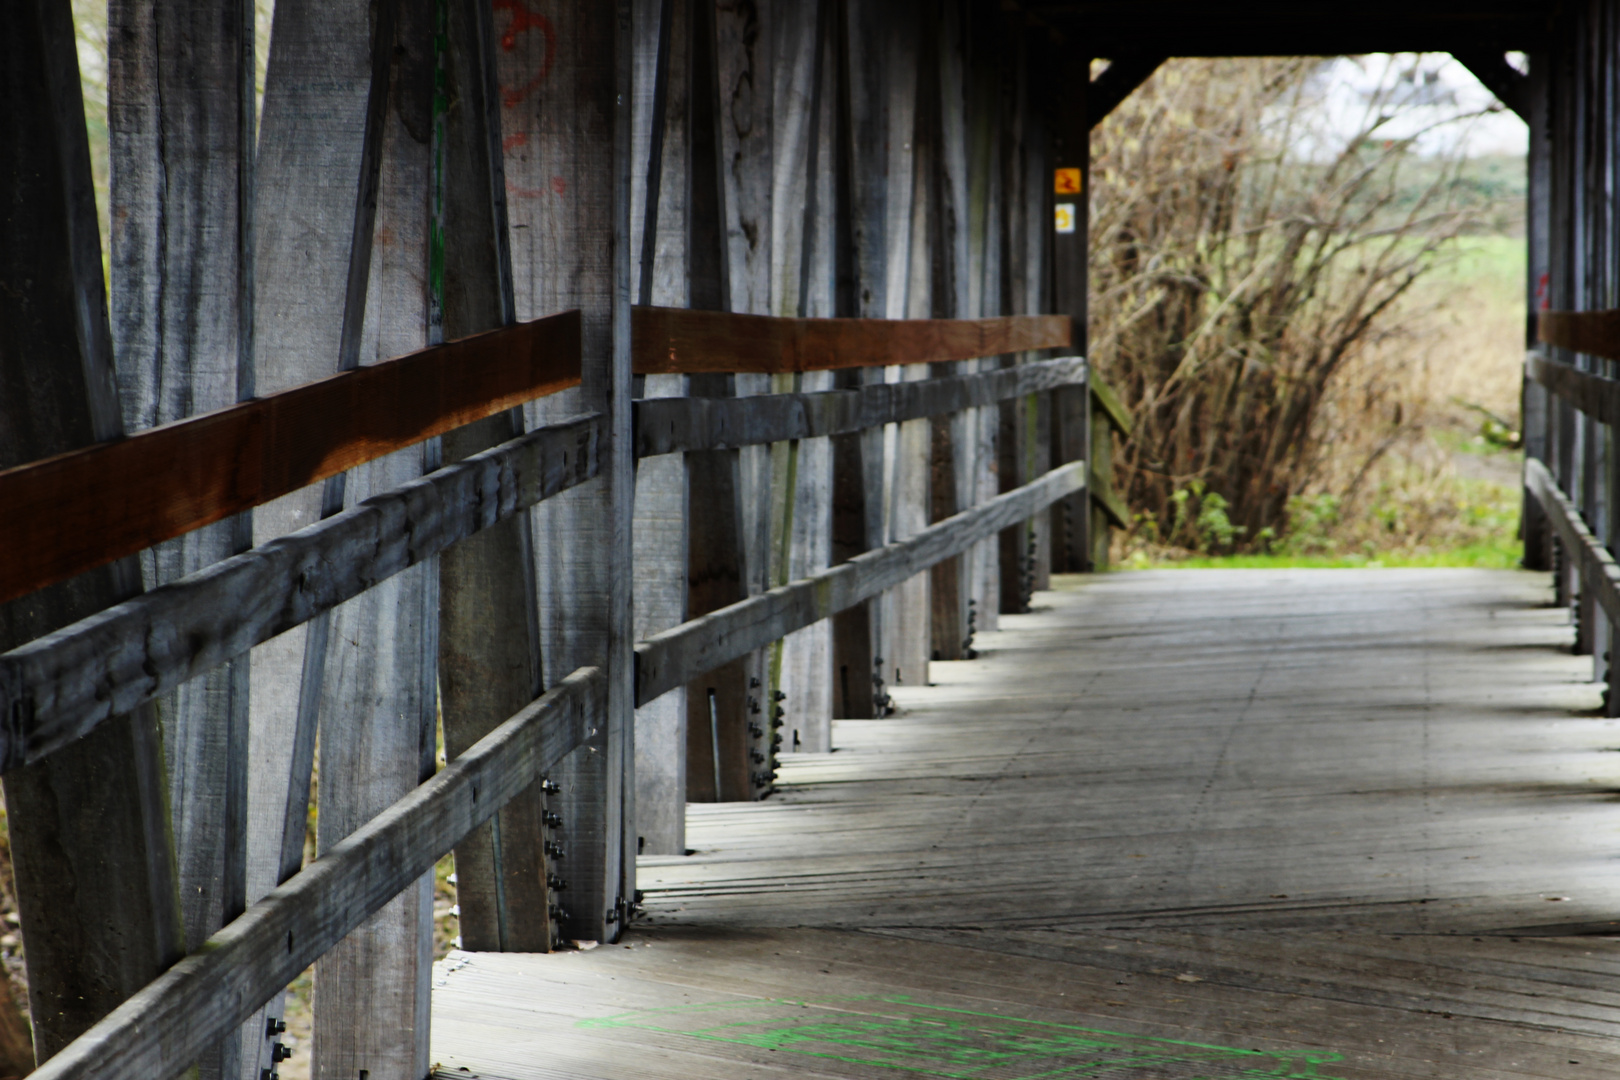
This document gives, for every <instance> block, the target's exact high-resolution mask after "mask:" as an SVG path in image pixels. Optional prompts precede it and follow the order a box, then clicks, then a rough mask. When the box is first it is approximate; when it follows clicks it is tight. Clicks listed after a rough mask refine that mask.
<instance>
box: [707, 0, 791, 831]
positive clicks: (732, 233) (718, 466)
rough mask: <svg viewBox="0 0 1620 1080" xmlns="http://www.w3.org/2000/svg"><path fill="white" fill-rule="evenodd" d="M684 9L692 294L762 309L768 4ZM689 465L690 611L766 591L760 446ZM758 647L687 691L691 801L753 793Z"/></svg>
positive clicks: (761, 703) (714, 380)
mask: <svg viewBox="0 0 1620 1080" xmlns="http://www.w3.org/2000/svg"><path fill="white" fill-rule="evenodd" d="M693 12H694V18H693V34H694V37H693V46H694V50H693V67H694V75H693V79H694V86H695V87H698V88H700V89H699V90H695V91H694V93H693V97H692V102H693V111H692V117H693V125H692V159H691V160H692V180H691V189H690V191H691V200H692V201H691V207H692V216H691V219H690V228H689V233H688V236H689V246H688V251H689V252H690V253H691V259H692V284H691V288H692V297H691V303H692V306H693V307H697V308H703V309H706V310H730V311H739V312H749V313H753V314H769V313H770V312H771V310H772V309H771V240H772V233H771V179H772V172H771V161H772V157H773V145H774V142H773V136H772V118H773V110H772V87H773V86H774V81H773V76H772V71H773V63H772V60H773V57H772V51H773V50H772V40H773V39H772V37H771V22H770V15H771V8H770V6H769V5H763V4H727V5H709V4H706V3H698V4H695V5H694V7H693ZM769 390H770V376H768V375H737V376H735V377H713V376H702V377H694V378H693V379H692V382H691V392H692V394H694V395H697V396H728V397H729V396H733V395H735V396H739V397H741V396H747V395H750V394H759V393H767V392H769ZM688 468H689V470H690V474H689V475H690V490H691V492H692V496H693V500H692V503H691V505H690V517H691V521H692V524H693V529H692V533H691V538H690V548H689V550H690V557H691V561H690V564H689V586H690V590H691V592H690V595H689V605H690V607H689V610H690V613H691V614H692V615H698V614H702V613H704V612H707V611H712V610H714V609H715V608H716V607H721V606H724V605H725V604H729V603H733V602H735V601H736V600H740V599H742V598H744V597H746V596H751V595H757V594H758V593H761V592H763V591H764V590H765V589H767V588H769V587H770V551H771V542H770V541H771V514H770V503H771V480H770V477H771V460H770V451H769V448H767V447H763V446H750V447H744V448H743V449H742V450H740V451H720V452H715V453H705V454H694V455H691V456H690V457H689V459H688ZM765 652H766V650H758V651H756V652H755V653H753V654H751V655H750V656H748V657H746V658H744V659H741V660H738V661H736V662H735V663H733V664H728V665H726V666H725V667H723V668H721V669H719V670H718V671H715V672H711V673H710V674H709V676H708V677H706V678H704V679H700V680H696V681H694V682H693V683H692V684H691V685H690V686H689V687H688V688H687V745H688V751H689V752H688V769H687V793H688V794H687V797H688V798H689V799H691V800H693V801H712V800H716V799H722V798H723V799H727V800H736V799H747V798H751V797H753V794H754V792H755V790H757V789H756V785H754V784H753V783H752V782H751V778H750V776H749V773H750V772H751V771H754V772H757V771H758V770H757V769H754V770H751V769H750V768H749V765H750V764H751V761H750V757H749V755H750V752H751V751H754V750H756V749H757V748H758V747H759V746H760V745H762V744H763V745H765V746H768V745H769V739H770V735H769V732H770V731H771V730H772V727H771V723H770V722H769V721H773V720H774V715H773V714H774V712H775V711H776V710H777V709H778V708H779V706H778V705H777V704H776V702H774V701H771V700H770V699H769V694H768V692H767V688H766V686H765V682H766V679H767V677H768V671H767V663H766V656H765ZM711 689H712V690H713V691H714V695H713V697H712V698H711V697H710V694H709V691H710V690H711ZM711 703H712V704H711ZM751 728H752V729H757V731H758V734H756V733H755V730H751ZM715 735H718V737H719V740H718V747H717V746H716V743H715V740H714V736H715ZM717 750H718V753H717ZM717 761H718V763H719V767H718V769H717V768H716V762H717Z"/></svg>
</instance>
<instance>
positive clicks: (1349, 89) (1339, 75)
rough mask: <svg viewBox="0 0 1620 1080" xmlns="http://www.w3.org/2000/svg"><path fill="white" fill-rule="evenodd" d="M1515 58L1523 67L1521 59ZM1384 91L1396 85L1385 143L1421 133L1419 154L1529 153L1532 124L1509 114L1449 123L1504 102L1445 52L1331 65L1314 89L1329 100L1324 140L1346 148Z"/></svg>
mask: <svg viewBox="0 0 1620 1080" xmlns="http://www.w3.org/2000/svg"><path fill="white" fill-rule="evenodd" d="M1510 59H1512V60H1514V61H1516V62H1518V63H1520V64H1521V66H1522V63H1523V60H1522V58H1521V57H1518V56H1510ZM1380 87H1393V88H1395V90H1394V93H1387V94H1386V95H1385V98H1384V100H1385V101H1386V102H1387V103H1388V105H1389V106H1391V107H1388V108H1386V109H1385V111H1386V112H1387V113H1389V114H1390V115H1391V119H1390V121H1389V122H1388V123H1387V124H1386V125H1384V126H1383V127H1382V128H1380V129H1379V131H1380V134H1382V135H1383V136H1384V137H1385V138H1406V137H1410V136H1413V135H1417V136H1418V147H1419V149H1420V150H1421V151H1423V152H1427V153H1451V152H1453V151H1455V150H1456V149H1458V148H1461V149H1463V150H1464V151H1465V152H1466V153H1468V154H1470V155H1485V154H1523V153H1524V152H1525V142H1526V137H1527V133H1526V130H1525V125H1524V121H1522V120H1520V119H1519V117H1518V116H1517V115H1516V114H1515V113H1513V112H1511V111H1509V110H1507V109H1501V108H1498V110H1497V111H1495V112H1493V113H1490V114H1489V115H1484V116H1474V117H1471V118H1469V119H1466V120H1462V121H1455V120H1453V121H1452V122H1449V123H1442V121H1446V120H1448V119H1450V118H1455V117H1458V116H1462V115H1466V114H1470V113H1478V112H1481V111H1482V110H1485V109H1488V108H1490V107H1491V106H1492V105H1493V103H1495V101H1496V99H1495V97H1494V96H1493V95H1492V94H1491V92H1490V91H1489V90H1486V89H1485V88H1484V87H1483V86H1481V85H1480V82H1479V80H1478V79H1476V78H1474V76H1473V75H1472V74H1471V73H1470V72H1469V71H1468V69H1467V68H1465V67H1463V66H1462V65H1461V64H1460V63H1458V62H1457V61H1455V60H1453V59H1452V58H1451V57H1450V56H1447V55H1445V54H1443V53H1430V54H1425V55H1424V56H1422V57H1421V58H1418V57H1415V56H1413V55H1411V54H1396V55H1390V54H1386V53H1377V54H1373V55H1370V56H1363V57H1356V58H1348V57H1345V58H1339V59H1336V60H1330V61H1327V62H1325V63H1324V64H1323V67H1322V70H1321V71H1320V72H1319V73H1318V75H1317V78H1316V81H1315V86H1314V89H1315V90H1316V92H1317V93H1319V94H1320V95H1321V97H1320V103H1321V106H1320V107H1321V116H1322V119H1323V125H1324V130H1325V135H1326V137H1325V138H1322V139H1320V140H1317V141H1319V142H1326V141H1327V139H1332V140H1333V141H1335V142H1337V143H1338V148H1342V146H1343V141H1344V140H1345V139H1348V138H1350V137H1351V136H1353V135H1354V134H1355V132H1356V131H1357V130H1358V129H1359V128H1360V127H1361V125H1363V124H1364V123H1365V122H1366V119H1367V116H1368V113H1369V109H1370V108H1371V104H1370V99H1371V97H1372V96H1374V95H1376V94H1377V93H1378V91H1379V88H1380ZM1395 106H1398V107H1395ZM1437 124H1439V125H1440V126H1438V127H1437V126H1435V125H1437ZM1419 133H1421V134H1419ZM1312 141H1313V140H1312V139H1311V137H1310V136H1308V135H1307V136H1304V137H1303V138H1301V140H1300V142H1299V145H1300V147H1301V149H1302V150H1304V151H1305V152H1306V153H1310V152H1311V149H1310V147H1311V143H1312Z"/></svg>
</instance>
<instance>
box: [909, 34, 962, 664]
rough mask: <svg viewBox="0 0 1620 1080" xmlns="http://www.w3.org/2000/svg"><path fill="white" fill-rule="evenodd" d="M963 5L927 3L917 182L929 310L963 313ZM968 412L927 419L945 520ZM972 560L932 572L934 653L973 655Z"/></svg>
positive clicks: (940, 516) (933, 496) (937, 502)
mask: <svg viewBox="0 0 1620 1080" xmlns="http://www.w3.org/2000/svg"><path fill="white" fill-rule="evenodd" d="M960 19H961V11H960V9H959V7H958V6H957V5H956V4H954V3H945V4H942V5H940V6H938V7H937V8H935V9H928V10H926V12H925V15H924V17H923V19H922V32H921V33H920V34H919V35H918V37H919V45H918V47H919V50H920V51H921V54H922V63H921V68H920V74H919V90H918V94H919V108H918V119H917V134H916V150H917V154H918V155H919V158H920V160H921V161H922V162H923V165H922V168H923V169H925V170H926V171H925V172H920V173H919V188H920V189H923V185H926V188H925V190H926V195H925V196H922V197H923V198H924V200H925V202H926V210H927V235H928V246H929V272H930V282H929V295H930V301H929V306H930V309H931V310H930V314H932V315H933V316H934V317H935V318H942V319H948V318H957V317H961V316H963V315H966V314H968V303H969V299H968V289H969V279H970V277H971V270H970V268H969V232H968V223H967V212H968V202H969V196H968V190H967V188H968V175H967V127H966V117H965V108H966V99H965V97H964V92H965V83H964V67H965V58H964V57H963V56H962V52H961V49H962V38H961V23H960ZM966 370H968V368H967V365H965V364H963V363H945V364H933V365H930V371H931V374H933V375H935V376H940V375H954V374H958V373H961V372H964V371H966ZM968 432H969V423H968V417H967V416H966V415H964V414H961V413H957V414H953V415H950V416H942V417H936V418H934V419H933V421H932V422H931V423H930V424H929V478H928V520H930V521H942V520H944V519H945V518H948V517H950V516H951V515H953V514H955V513H956V512H958V511H959V510H962V509H966V508H967V506H968V505H970V503H971V500H972V497H973V460H972V453H973V450H974V449H975V445H976V442H975V440H973V439H970V438H969V437H968ZM971 592H972V586H971V580H970V577H969V564H968V560H967V559H966V558H965V557H961V556H958V557H955V558H952V559H948V560H946V561H945V562H942V563H939V564H938V565H936V566H935V567H933V569H932V570H931V571H930V574H929V607H930V618H929V657H930V659H932V660H960V659H964V658H966V657H967V656H968V655H970V650H971V643H970V642H969V640H968V634H969V631H968V610H969V608H968V601H969V600H970V599H971Z"/></svg>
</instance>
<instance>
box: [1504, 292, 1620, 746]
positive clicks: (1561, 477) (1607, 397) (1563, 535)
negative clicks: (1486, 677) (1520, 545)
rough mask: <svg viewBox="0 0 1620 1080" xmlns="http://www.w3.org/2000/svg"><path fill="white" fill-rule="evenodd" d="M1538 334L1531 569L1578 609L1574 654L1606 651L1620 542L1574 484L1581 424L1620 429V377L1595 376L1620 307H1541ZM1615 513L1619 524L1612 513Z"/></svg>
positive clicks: (1611, 700)
mask: <svg viewBox="0 0 1620 1080" xmlns="http://www.w3.org/2000/svg"><path fill="white" fill-rule="evenodd" d="M1537 330H1538V333H1537V336H1538V337H1539V339H1540V341H1541V343H1542V344H1543V345H1544V346H1545V347H1546V350H1545V351H1532V352H1531V353H1530V354H1529V355H1528V356H1527V357H1526V359H1525V388H1526V392H1525V400H1524V420H1523V423H1524V426H1525V451H1526V452H1525V462H1524V490H1525V513H1524V523H1523V532H1524V544H1525V565H1526V566H1529V567H1533V568H1540V569H1551V570H1552V571H1553V572H1554V582H1555V584H1556V586H1557V592H1558V600H1559V602H1560V603H1568V604H1571V605H1572V606H1573V608H1574V610H1575V616H1576V627H1577V631H1576V651H1577V652H1596V653H1600V654H1601V653H1602V651H1603V650H1599V649H1597V648H1596V647H1595V643H1594V636H1595V631H1596V628H1597V614H1598V611H1599V610H1601V612H1602V614H1603V616H1604V618H1603V622H1604V623H1606V624H1607V626H1608V627H1609V628H1610V630H1609V632H1608V633H1609V636H1610V640H1611V641H1612V639H1613V636H1614V633H1615V630H1614V628H1620V566H1617V565H1616V562H1615V559H1614V556H1613V554H1612V553H1611V547H1612V546H1613V543H1614V540H1615V536H1614V535H1613V534H1612V532H1611V536H1610V537H1609V540H1608V542H1605V540H1604V539H1603V538H1601V537H1599V536H1597V535H1596V534H1595V533H1594V532H1593V530H1592V528H1591V527H1590V525H1589V524H1588V522H1587V519H1586V516H1585V514H1584V513H1583V512H1582V509H1581V506H1580V505H1579V504H1578V502H1577V500H1576V498H1575V497H1573V496H1572V495H1571V494H1570V493H1569V490H1568V488H1569V487H1570V486H1573V485H1572V483H1571V481H1572V480H1573V479H1574V476H1573V473H1574V471H1575V469H1576V464H1577V463H1576V462H1575V461H1574V458H1573V455H1574V449H1575V448H1574V445H1573V444H1574V438H1573V436H1574V434H1575V426H1576V424H1577V422H1580V419H1581V418H1585V422H1588V423H1594V424H1599V425H1604V426H1606V427H1608V428H1609V430H1610V436H1609V437H1610V439H1612V438H1613V431H1614V428H1615V425H1616V424H1620V379H1617V378H1613V377H1611V376H1609V375H1606V374H1603V373H1602V372H1601V371H1599V370H1595V369H1596V368H1597V367H1599V366H1600V365H1601V364H1602V362H1603V361H1616V360H1620V311H1592V312H1573V311H1543V312H1541V313H1540V314H1539V317H1538V327H1537ZM1560 353H1561V354H1562V356H1559V355H1558V354H1560ZM1580 357H1589V358H1591V361H1590V362H1589V363H1588V366H1587V367H1582V366H1578V365H1579V364H1580V363H1581V361H1580V359H1579V358H1580ZM1587 465H1588V468H1590V462H1588V463H1587ZM1609 514H1610V517H1611V519H1612V517H1613V514H1614V510H1613V508H1612V507H1611V508H1610V510H1609ZM1598 675H1599V677H1600V678H1602V679H1604V680H1605V681H1608V682H1609V683H1610V684H1611V687H1610V692H1609V693H1608V694H1607V696H1606V699H1605V701H1606V712H1607V714H1608V715H1610V716H1615V715H1620V693H1616V692H1614V689H1613V682H1614V679H1613V668H1612V666H1611V661H1609V660H1608V659H1607V658H1602V657H1600V660H1599V671H1598Z"/></svg>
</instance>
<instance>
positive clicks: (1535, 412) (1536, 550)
mask: <svg viewBox="0 0 1620 1080" xmlns="http://www.w3.org/2000/svg"><path fill="white" fill-rule="evenodd" d="M1550 60H1551V57H1550V55H1549V54H1548V53H1545V52H1541V53H1533V54H1532V55H1531V57H1530V74H1529V78H1528V83H1527V86H1528V93H1527V95H1526V97H1527V98H1528V105H1529V111H1530V121H1529V125H1530V146H1529V156H1528V160H1527V163H1526V165H1527V180H1528V184H1527V190H1526V193H1525V199H1526V207H1525V255H1526V257H1525V311H1526V312H1527V313H1528V316H1529V317H1528V319H1527V324H1526V326H1525V347H1526V348H1535V347H1536V344H1537V337H1536V316H1537V314H1538V313H1539V312H1540V310H1541V309H1542V308H1544V307H1545V306H1546V305H1547V301H1548V299H1549V297H1548V294H1547V288H1548V274H1549V272H1550V270H1551V261H1550V257H1551V252H1550V251H1549V240H1550V237H1549V230H1550V228H1551V226H1552V216H1551V206H1550V205H1549V203H1550V196H1551V194H1552V192H1551V186H1552V142H1551V134H1552V131H1551V119H1552V117H1551V107H1552V102H1551V89H1552V73H1551V71H1550V70H1549V66H1550ZM1552 408H1553V401H1552V399H1551V396H1550V395H1549V394H1548V393H1547V391H1546V389H1545V388H1543V387H1542V386H1541V384H1539V383H1537V382H1536V381H1535V380H1534V379H1529V378H1526V379H1525V380H1524V388H1523V396H1522V397H1521V399H1520V419H1519V424H1520V429H1521V432H1522V437H1523V440H1524V456H1525V458H1526V459H1529V458H1534V459H1536V460H1537V461H1541V462H1544V463H1545V462H1547V461H1548V460H1549V458H1548V450H1549V447H1548V434H1549V428H1550V427H1551V423H1550V421H1551V419H1552V417H1551V410H1552ZM1522 507H1523V511H1522V517H1521V521H1520V526H1519V531H1520V533H1521V537H1522V539H1523V541H1524V566H1525V569H1527V570H1551V569H1552V568H1553V551H1552V547H1553V540H1552V535H1551V532H1550V530H1549V527H1548V523H1547V516H1546V514H1545V513H1544V512H1543V511H1542V509H1541V504H1540V503H1539V502H1538V501H1537V500H1536V499H1535V498H1534V497H1532V496H1531V495H1530V494H1529V492H1528V490H1527V491H1526V492H1525V495H1524V498H1523V502H1522ZM1610 696H1611V697H1620V695H1610Z"/></svg>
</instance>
